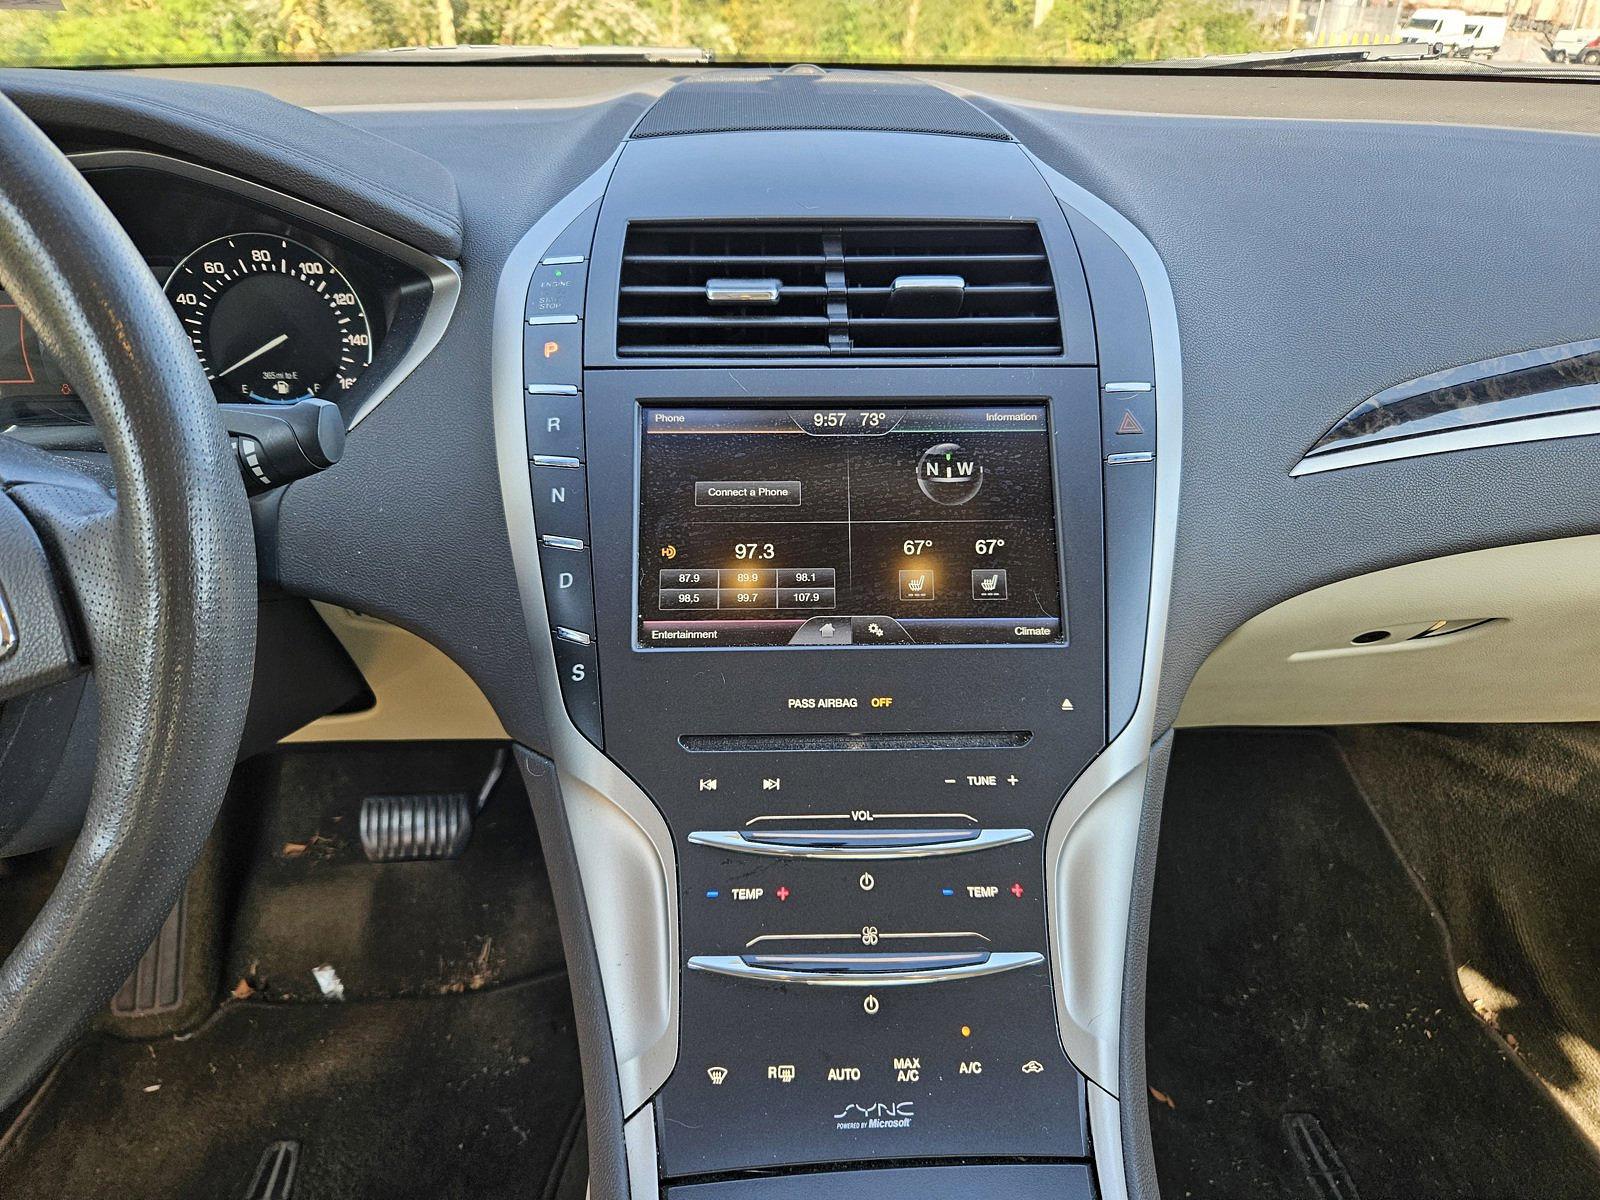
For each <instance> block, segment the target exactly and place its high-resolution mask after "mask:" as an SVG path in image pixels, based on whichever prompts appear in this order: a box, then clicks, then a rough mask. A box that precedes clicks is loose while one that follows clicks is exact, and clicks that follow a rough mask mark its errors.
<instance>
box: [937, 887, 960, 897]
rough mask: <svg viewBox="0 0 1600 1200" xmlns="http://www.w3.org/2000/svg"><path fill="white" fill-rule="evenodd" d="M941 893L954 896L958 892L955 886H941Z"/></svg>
mask: <svg viewBox="0 0 1600 1200" xmlns="http://www.w3.org/2000/svg"><path fill="white" fill-rule="evenodd" d="M939 894H940V895H941V896H954V895H955V894H956V890H955V888H940V889H939Z"/></svg>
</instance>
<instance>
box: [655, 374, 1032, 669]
mask: <svg viewBox="0 0 1600 1200" xmlns="http://www.w3.org/2000/svg"><path fill="white" fill-rule="evenodd" d="M640 420H641V429H640V434H641V437H640V443H641V446H642V453H641V474H642V478H641V481H640V497H641V500H640V515H639V520H640V528H639V535H640V536H639V545H640V562H639V580H638V585H639V629H638V640H639V644H640V645H641V646H644V647H679V648H684V647H697V646H699V647H716V646H791V645H798V646H806V645H810V646H861V645H894V644H901V645H909V644H919V645H920V644H935V645H938V644H945V645H964V644H1001V643H1023V644H1026V643H1035V642H1056V641H1060V640H1062V638H1063V630H1064V620H1063V617H1064V614H1063V613H1062V600H1061V580H1060V567H1059V557H1058V553H1057V544H1056V520H1055V501H1054V488H1053V484H1052V467H1051V453H1050V433H1049V419H1048V413H1047V410H1046V408H1045V406H1044V405H1043V404H1037V403H1036V404H1027V403H1020V404H1019V403H1006V404H996V405H973V404H955V405H948V404H947V405H940V406H922V405H883V406H880V405H857V406H845V405H834V406H829V407H792V406H785V407H769V408H701V407H666V406H661V407H656V406H643V407H641V409H640Z"/></svg>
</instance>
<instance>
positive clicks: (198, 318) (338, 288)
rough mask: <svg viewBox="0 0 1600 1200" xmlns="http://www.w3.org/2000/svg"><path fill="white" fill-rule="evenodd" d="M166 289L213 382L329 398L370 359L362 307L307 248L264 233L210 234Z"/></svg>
mask: <svg viewBox="0 0 1600 1200" xmlns="http://www.w3.org/2000/svg"><path fill="white" fill-rule="evenodd" d="M167 298H168V299H169V300H171V301H172V306H173V308H175V309H176V310H177V312H178V319H179V320H180V321H181V322H182V323H183V328H184V331H185V332H186V333H188V335H189V340H190V341H191V342H192V343H194V349H195V353H196V354H198V355H199V356H200V364H201V366H203V367H205V369H206V376H207V377H208V378H209V379H210V380H211V382H212V383H213V384H214V385H215V386H216V388H217V390H218V392H219V393H220V394H223V395H225V396H228V397H231V398H237V399H240V400H261V401H266V402H268V403H275V404H287V403H292V402H293V401H296V400H303V399H305V398H306V397H307V396H322V397H324V398H326V399H337V398H338V396H339V394H340V393H342V392H345V391H348V390H349V389H350V388H353V387H354V386H355V384H356V380H357V379H358V378H360V375H361V372H362V370H363V369H364V368H365V367H366V366H367V365H368V364H370V363H371V362H372V329H371V327H370V326H369V325H368V323H367V313H366V309H365V308H363V307H362V304H361V298H360V297H359V296H357V295H356V291H355V288H353V287H351V286H350V283H349V281H348V280H346V279H345V277H344V275H343V274H342V273H341V272H340V271H339V269H338V268H337V267H335V266H334V265H333V264H332V263H331V262H329V261H328V260H327V259H326V258H323V257H322V256H321V255H320V254H318V253H317V252H316V251H314V250H311V249H309V248H308V247H306V246H302V245H301V244H300V243H299V242H295V241H291V240H289V239H288V238H282V237H277V236H275V235H273V234H267V233H238V234H233V235H232V236H229V237H220V238H216V239H215V240H213V241H209V242H207V243H206V244H205V245H203V246H201V247H200V248H199V249H198V250H195V251H193V252H192V253H191V254H190V255H189V256H188V257H187V258H185V259H184V260H183V261H182V262H180V263H179V264H178V266H177V268H176V269H175V270H174V271H173V272H172V274H171V275H170V276H169V277H168V278H167Z"/></svg>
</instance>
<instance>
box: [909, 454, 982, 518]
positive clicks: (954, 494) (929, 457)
mask: <svg viewBox="0 0 1600 1200" xmlns="http://www.w3.org/2000/svg"><path fill="white" fill-rule="evenodd" d="M917 486H918V487H919V488H921V489H922V494H923V495H924V496H926V497H927V498H928V499H929V500H932V501H933V502H934V503H935V504H946V505H956V504H965V503H966V502H967V501H968V500H971V499H972V498H973V497H974V496H976V495H977V494H978V491H979V489H980V488H982V487H983V464H982V463H981V462H979V461H978V460H977V458H976V456H974V455H973V454H972V452H971V451H970V450H967V449H965V448H963V447H962V446H960V445H958V444H957V443H955V442H940V443H939V444H938V445H937V446H930V447H929V448H928V449H926V450H924V451H923V452H922V457H921V458H919V459H918V460H917Z"/></svg>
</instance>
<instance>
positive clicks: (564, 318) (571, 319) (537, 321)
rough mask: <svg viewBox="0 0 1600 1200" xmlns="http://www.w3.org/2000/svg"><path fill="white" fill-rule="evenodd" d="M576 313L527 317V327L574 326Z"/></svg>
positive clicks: (576, 317)
mask: <svg viewBox="0 0 1600 1200" xmlns="http://www.w3.org/2000/svg"><path fill="white" fill-rule="evenodd" d="M577 323H578V314H577V313H559V314H557V315H555V316H551V317H529V318H528V324H529V325H576V324H577Z"/></svg>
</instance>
